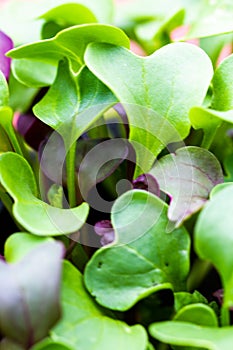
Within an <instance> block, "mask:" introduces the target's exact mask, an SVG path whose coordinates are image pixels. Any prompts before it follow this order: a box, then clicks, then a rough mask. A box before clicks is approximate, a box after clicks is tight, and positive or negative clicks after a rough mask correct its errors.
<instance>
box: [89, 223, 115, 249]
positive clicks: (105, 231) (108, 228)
mask: <svg viewBox="0 0 233 350" xmlns="http://www.w3.org/2000/svg"><path fill="white" fill-rule="evenodd" d="M94 229H95V233H96V234H97V235H98V236H101V239H100V243H101V245H102V246H104V245H107V244H109V243H112V242H113V241H114V238H115V232H114V229H113V227H112V224H111V221H110V220H102V221H99V222H97V223H96V224H95V226H94Z"/></svg>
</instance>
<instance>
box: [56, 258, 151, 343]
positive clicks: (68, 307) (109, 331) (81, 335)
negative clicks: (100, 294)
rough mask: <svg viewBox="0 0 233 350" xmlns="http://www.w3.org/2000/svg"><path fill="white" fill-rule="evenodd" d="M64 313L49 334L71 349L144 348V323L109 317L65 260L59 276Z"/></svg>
mask: <svg viewBox="0 0 233 350" xmlns="http://www.w3.org/2000/svg"><path fill="white" fill-rule="evenodd" d="M62 309H63V317H62V319H61V321H60V322H59V323H58V325H57V326H56V327H55V328H54V329H53V330H52V338H53V339H54V340H56V341H58V340H59V341H60V340H63V341H65V342H67V343H68V344H69V345H70V346H71V347H72V349H82V350H90V349H96V350H109V344H111V349H112V350H119V349H121V350H128V349H134V350H144V349H145V348H146V344H147V335H146V332H145V330H144V328H143V327H141V326H139V325H135V326H133V327H129V326H128V325H126V324H125V323H124V322H121V321H118V320H115V319H112V318H110V317H109V315H108V314H107V313H106V310H104V309H102V308H101V307H100V306H98V305H97V304H96V303H95V302H94V300H93V299H92V298H91V296H90V295H89V294H88V293H87V291H86V289H85V287H84V284H83V278H82V275H81V274H80V272H79V271H78V270H77V269H75V268H74V267H73V266H72V265H71V264H70V263H69V262H67V261H66V262H65V263H64V269H63V279H62Z"/></svg>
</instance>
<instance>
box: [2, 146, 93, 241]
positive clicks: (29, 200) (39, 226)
mask: <svg viewBox="0 0 233 350" xmlns="http://www.w3.org/2000/svg"><path fill="white" fill-rule="evenodd" d="M0 183H1V184H2V186H3V187H4V188H5V189H6V191H7V192H8V193H9V194H10V195H11V197H12V198H13V199H14V201H15V203H14V205H13V214H14V217H15V219H16V220H17V221H18V222H19V223H20V224H21V225H22V226H23V227H24V228H25V229H27V230H28V231H29V232H31V233H34V234H36V235H39V236H49V235H63V234H69V233H72V232H76V231H77V230H79V228H80V227H81V226H82V225H83V224H84V222H85V220H86V218H87V215H88V210H89V207H88V205H87V203H83V204H81V205H80V206H78V207H76V208H72V209H60V208H55V207H52V206H51V205H49V204H47V203H45V202H42V201H41V200H40V199H38V198H37V195H38V193H37V187H36V182H35V178H34V174H33V172H32V169H31V168H30V166H29V164H28V163H27V161H26V160H25V159H24V158H23V157H21V156H19V155H17V154H15V153H11V152H8V153H5V154H2V155H0Z"/></svg>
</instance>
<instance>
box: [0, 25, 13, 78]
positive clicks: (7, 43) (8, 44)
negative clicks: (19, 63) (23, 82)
mask: <svg viewBox="0 0 233 350" xmlns="http://www.w3.org/2000/svg"><path fill="white" fill-rule="evenodd" d="M13 47H14V44H13V41H12V40H11V38H9V36H7V35H6V34H5V33H3V32H2V31H0V70H1V71H2V72H3V74H4V75H5V77H6V79H8V78H9V75H10V65H11V58H9V57H6V56H5V53H6V52H7V51H9V50H11V49H13Z"/></svg>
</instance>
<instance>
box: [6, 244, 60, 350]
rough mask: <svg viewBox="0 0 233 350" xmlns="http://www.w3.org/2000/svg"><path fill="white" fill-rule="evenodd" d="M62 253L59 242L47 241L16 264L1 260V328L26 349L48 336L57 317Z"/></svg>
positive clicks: (7, 335) (58, 312) (58, 314)
mask: <svg viewBox="0 0 233 350" xmlns="http://www.w3.org/2000/svg"><path fill="white" fill-rule="evenodd" d="M62 256H63V246H62V244H61V243H60V242H49V243H43V244H41V245H39V246H38V247H37V248H34V249H33V250H32V251H31V252H30V253H29V254H27V255H26V256H25V257H24V258H23V259H22V260H21V261H20V262H19V263H17V264H12V265H7V264H6V263H5V262H3V261H0V285H1V286H4V287H3V288H1V290H0V331H1V334H3V335H4V336H6V337H8V338H10V339H12V340H13V341H15V342H17V343H19V344H21V345H22V346H23V347H24V348H25V349H28V348H30V347H31V346H32V345H33V344H35V343H36V342H37V341H39V340H41V339H43V338H44V337H45V336H47V334H48V332H49V330H50V328H51V327H52V326H53V325H54V324H55V323H56V322H57V321H58V319H59V317H60V308H59V282H60V273H61V258H62ZM42 320H43V322H42Z"/></svg>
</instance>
